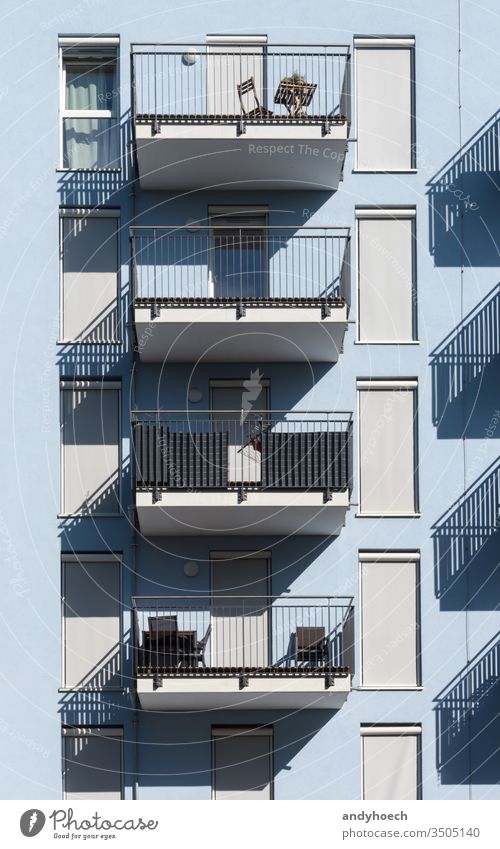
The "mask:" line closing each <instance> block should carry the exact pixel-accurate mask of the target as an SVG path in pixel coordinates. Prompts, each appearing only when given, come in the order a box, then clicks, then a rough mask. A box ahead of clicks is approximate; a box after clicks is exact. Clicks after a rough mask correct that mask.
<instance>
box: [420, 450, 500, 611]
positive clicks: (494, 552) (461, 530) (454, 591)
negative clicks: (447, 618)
mask: <svg viewBox="0 0 500 849" xmlns="http://www.w3.org/2000/svg"><path fill="white" fill-rule="evenodd" d="M432 536H433V543H434V564H435V589H436V596H437V598H439V600H440V606H441V610H465V609H467V610H499V609H500V558H499V553H500V545H499V539H500V460H496V461H495V462H494V463H492V465H491V466H489V468H488V469H486V471H485V472H484V473H483V474H482V475H481V477H480V478H479V479H478V480H476V481H475V482H474V484H473V485H472V486H471V487H469V489H468V490H467V492H465V493H464V495H463V496H462V497H461V498H460V499H458V501H456V502H455V504H453V505H452V507H451V508H450V509H449V510H448V511H447V512H446V513H445V514H444V515H443V516H442V517H441V518H440V519H439V520H438V521H437V522H436V524H435V525H434V526H433V535H432Z"/></svg>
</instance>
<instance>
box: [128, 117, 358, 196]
mask: <svg viewBox="0 0 500 849" xmlns="http://www.w3.org/2000/svg"><path fill="white" fill-rule="evenodd" d="M186 117H188V116H186ZM151 128H152V123H151V122H149V121H147V120H145V121H142V120H139V121H137V122H136V125H135V134H136V149H137V164H138V169H139V178H140V184H141V188H142V189H146V190H152V191H155V190H160V191H169V190H179V189H211V188H214V187H217V186H219V187H223V188H224V190H226V191H241V190H243V189H247V190H249V189H254V190H255V189H258V188H261V189H262V188H265V189H269V190H284V189H294V190H310V189H314V190H322V189H323V190H325V191H336V190H337V189H338V186H339V182H340V179H341V175H342V169H343V164H344V159H345V154H346V149H347V136H348V127H347V122H345V121H338V122H336V123H333V124H332V125H330V127H329V132H327V133H326V134H325V131H324V129H325V124H324V123H322V122H319V121H316V122H311V123H308V122H304V123H289V124H287V123H285V122H283V123H274V124H264V123H259V124H252V123H248V124H246V127H245V132H244V134H240V131H239V120H238V121H229V122H227V123H219V122H214V123H207V121H206V120H204V121H203V122H199V123H198V122H196V121H195V122H192V123H188V122H187V121H186V122H178V123H173V122H172V123H168V124H164V123H162V124H160V125H159V127H158V130H157V133H156V135H152V132H151ZM256 183H257V184H258V185H256Z"/></svg>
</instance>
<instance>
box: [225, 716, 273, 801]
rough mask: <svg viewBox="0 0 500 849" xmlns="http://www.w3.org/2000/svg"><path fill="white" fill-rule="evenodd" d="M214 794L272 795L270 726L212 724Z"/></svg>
mask: <svg viewBox="0 0 500 849" xmlns="http://www.w3.org/2000/svg"><path fill="white" fill-rule="evenodd" d="M212 737H213V798H214V799H224V800H226V801H227V800H231V801H234V800H236V801H238V800H242V799H248V800H260V801H264V800H269V799H272V798H273V770H272V752H273V731H272V728H246V727H236V726H229V727H226V728H213V729H212Z"/></svg>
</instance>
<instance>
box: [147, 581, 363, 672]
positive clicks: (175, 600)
mask: <svg viewBox="0 0 500 849" xmlns="http://www.w3.org/2000/svg"><path fill="white" fill-rule="evenodd" d="M352 601H353V600H352V597H350V596H307V597H306V596H287V597H286V598H283V597H278V596H229V595H228V596H226V595H224V596H216V595H206V596H183V597H182V598H179V597H178V596H177V597H174V596H162V597H158V596H156V597H154V596H141V597H134V598H133V599H132V606H133V615H134V622H133V627H134V650H135V669H136V675H137V677H139V678H148V677H149V678H150V677H153V678H154V679H155V680H156V681H157V683H158V686H159V685H160V681H159V680H158V679H161V677H194V676H195V677H201V676H202V677H220V676H226V675H245V676H268V677H278V676H312V677H318V676H323V675H326V676H330V677H333V676H336V675H338V676H344V677H345V676H347V675H348V674H349V673H352V672H353V671H354V669H353V657H354V651H353V650H354V631H353V606H352Z"/></svg>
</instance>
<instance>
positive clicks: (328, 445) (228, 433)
mask: <svg viewBox="0 0 500 849" xmlns="http://www.w3.org/2000/svg"><path fill="white" fill-rule="evenodd" d="M242 404H243V406H245V397H244V395H243V398H242ZM132 420H133V433H134V453H135V470H136V488H137V489H138V490H143V491H152V492H153V494H155V493H159V492H160V491H161V490H188V491H189V490H191V491H195V490H201V489H206V490H211V489H214V490H227V489H233V488H237V489H239V490H241V491H242V494H243V492H244V491H245V490H246V489H252V490H274V491H276V490H306V491H307V490H324V492H325V498H326V499H327V500H329V498H330V493H331V492H339V491H345V490H349V491H350V488H351V477H352V460H351V452H352V414H351V413H347V412H342V413H329V412H322V411H320V412H311V413H299V412H289V411H287V412H285V411H270V410H263V411H262V410H260V411H259V410H253V409H251V401H250V400H249V401H248V408H247V409H242V410H238V411H234V410H232V411H228V410H217V411H215V410H212V411H200V412H198V411H197V412H196V413H193V412H192V411H189V414H187V413H186V411H183V412H178V411H173V412H160V411H144V412H136V411H134V412H133V414H132Z"/></svg>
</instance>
